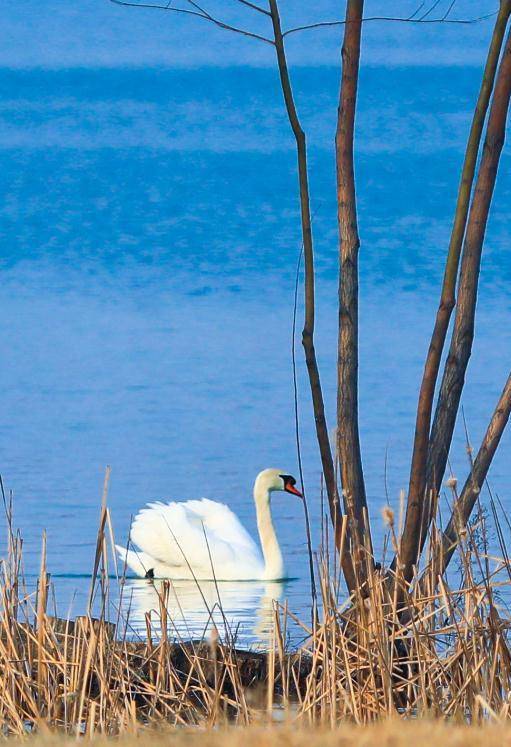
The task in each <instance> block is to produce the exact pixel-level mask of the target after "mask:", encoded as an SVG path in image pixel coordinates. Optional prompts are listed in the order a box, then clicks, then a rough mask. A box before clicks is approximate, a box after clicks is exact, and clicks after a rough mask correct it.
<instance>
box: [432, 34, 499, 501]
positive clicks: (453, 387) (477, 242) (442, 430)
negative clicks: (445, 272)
mask: <svg viewBox="0 0 511 747" xmlns="http://www.w3.org/2000/svg"><path fill="white" fill-rule="evenodd" d="M510 97H511V31H510V32H509V34H508V37H507V40H506V45H505V49H504V52H503V55H502V59H501V61H500V65H499V71H498V73H497V80H496V83H495V91H494V94H493V100H492V104H491V108H490V113H489V116H488V125H487V130H486V137H485V142H484V147H483V154H482V157H481V164H480V166H479V173H478V177H477V183H476V186H475V190H474V196H473V199H472V205H471V208H470V214H469V218H468V223H467V230H466V235H465V241H464V246H463V256H462V260H461V270H460V280H459V289H458V299H457V304H456V318H455V322H454V330H453V334H452V339H451V346H450V349H449V355H448V358H447V362H446V364H445V370H444V375H443V379H442V385H441V388H440V394H439V397H438V402H437V407H436V412H435V419H434V422H433V427H432V431H431V438H430V446H429V458H428V466H427V473H426V482H427V484H428V485H431V486H432V487H433V488H434V490H435V492H436V493H438V491H439V489H440V486H441V484H442V479H443V475H444V472H445V466H446V463H447V458H448V454H449V448H450V445H451V440H452V435H453V432H454V426H455V422H456V416H457V413H458V408H459V403H460V398H461V392H462V389H463V384H464V381H465V373H466V369H467V366H468V362H469V359H470V354H471V351H472V341H473V337H474V324H475V308H476V302H477V287H478V279H479V270H480V265H481V254H482V249H483V242H484V236H485V232H486V224H487V220H488V213H489V209H490V204H491V199H492V196H493V191H494V188H495V181H496V177H497V170H498V166H499V161H500V155H501V152H502V147H503V145H504V139H505V134H506V121H507V114H508V110H509V102H510Z"/></svg>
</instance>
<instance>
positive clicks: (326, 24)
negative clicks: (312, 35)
mask: <svg viewBox="0 0 511 747" xmlns="http://www.w3.org/2000/svg"><path fill="white" fill-rule="evenodd" d="M449 12H450V11H449ZM495 15H497V14H496V13H495V12H494V13H487V14H485V15H483V16H477V17H474V18H448V17H446V16H442V18H424V20H422V19H420V18H413V17H412V16H408V17H407V18H399V17H394V16H368V17H366V18H362V23H369V22H373V21H390V22H393V23H413V24H415V25H424V24H432V23H446V24H456V25H461V26H469V25H472V24H474V23H480V22H481V21H486V20H488V18H493V16H495ZM346 23H347V21H318V23H307V24H304V25H303V26H294V27H293V28H291V29H287V30H286V31H284V33H283V34H282V36H283V37H286V36H289V35H290V34H296V33H298V32H299V31H314V30H315V29H321V28H331V27H335V26H345V25H346Z"/></svg>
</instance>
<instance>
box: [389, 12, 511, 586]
mask: <svg viewBox="0 0 511 747" xmlns="http://www.w3.org/2000/svg"><path fill="white" fill-rule="evenodd" d="M510 13H511V0H502V2H501V4H500V11H499V14H498V16H497V20H496V23H495V28H494V30H493V35H492V39H491V43H490V48H489V50H488V57H487V60H486V65H485V69H484V74H483V80H482V84H481V89H480V91H479V97H478V100H477V105H476V109H475V112H474V116H473V119H472V126H471V128H470V134H469V138H468V142H467V149H466V152H465V160H464V163H463V171H462V175H461V181H460V185H459V189H458V199H457V204H456V211H455V217H454V225H453V228H452V233H451V240H450V243H449V251H448V255H447V262H446V267H445V274H444V280H443V286H442V293H441V298H440V305H439V308H438V311H437V316H436V321H435V327H434V330H433V334H432V336H431V342H430V345H429V349H428V354H427V357H426V363H425V366H424V374H423V378H422V383H421V388H420V393H419V400H418V406H417V418H416V424H415V439H414V445H413V456H412V464H411V470H410V485H409V490H408V502H407V510H406V519H405V526H404V530H403V537H402V541H401V560H402V562H403V565H404V566H405V568H406V569H407V571H406V572H407V575H409V573H410V569H411V567H412V566H413V564H414V563H415V562H416V561H417V558H418V556H419V554H420V551H421V550H422V545H423V541H424V539H422V541H421V535H423V537H425V534H426V530H427V527H428V526H429V522H430V519H431V506H430V501H429V500H428V495H429V494H430V492H431V491H430V488H431V486H430V485H428V486H427V485H426V465H427V456H428V443H429V435H430V427H431V412H432V406H433V397H434V393H435V386H436V382H437V378H438V371H439V367H440V361H441V357H442V351H443V348H444V344H445V338H446V336H447V330H448V328H449V321H450V318H451V313H452V310H453V308H454V305H455V289H456V278H457V275H458V267H459V258H460V253H461V246H462V242H463V236H464V233H465V226H466V222H467V215H468V208H469V204H470V194H471V190H472V184H473V181H474V172H475V166H476V161H477V155H478V152H479V145H480V141H481V134H482V130H483V126H484V120H485V118H486V113H487V110H488V105H489V101H490V96H491V92H492V90H493V85H494V81H495V72H496V69H497V64H498V60H499V57H500V52H501V49H502V42H503V39H504V33H505V30H506V25H507V22H508V19H509V15H510Z"/></svg>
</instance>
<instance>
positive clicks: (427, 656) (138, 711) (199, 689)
mask: <svg viewBox="0 0 511 747" xmlns="http://www.w3.org/2000/svg"><path fill="white" fill-rule="evenodd" d="M453 490H455V487H453ZM490 502H491V506H492V509H493V512H494V519H495V523H496V532H497V537H499V538H502V536H503V531H502V528H501V527H500V523H499V520H498V511H497V507H496V506H495V504H494V503H493V501H492V499H491V497H490ZM9 516H10V512H9V510H8V517H9ZM385 518H386V521H387V524H388V530H389V532H388V542H389V544H390V545H392V546H393V547H394V549H397V548H398V541H397V537H396V532H397V531H398V530H397V529H396V528H395V527H394V516H393V513H392V511H390V509H387V510H386V516H385ZM8 525H9V526H8V531H9V537H10V541H9V551H8V556H7V557H6V559H5V560H4V561H3V564H2V578H1V588H0V594H1V599H2V609H1V618H0V725H1V729H2V733H3V734H4V735H17V736H23V735H26V734H27V733H30V732H33V731H34V730H36V731H38V732H45V731H47V730H48V729H50V730H52V731H53V730H57V731H61V732H63V733H65V734H74V735H88V736H93V735H118V734H123V733H132V732H133V733H134V732H138V731H139V730H141V729H142V730H145V729H148V728H150V727H155V726H158V727H160V728H161V726H162V725H165V726H181V727H184V726H202V727H212V726H219V725H224V726H225V725H226V724H230V725H232V724H235V725H239V726H248V725H250V724H254V723H255V724H261V723H266V724H268V723H271V724H273V725H275V723H276V722H277V721H280V720H284V721H286V722H287V721H289V720H290V721H292V722H293V723H296V724H297V725H298V724H299V725H300V726H303V727H304V728H306V727H315V728H330V727H336V726H338V725H339V724H341V723H352V724H359V725H360V724H367V723H368V722H372V721H376V720H382V719H385V720H386V719H395V718H400V719H403V718H405V719H409V718H412V719H414V718H417V717H428V718H441V719H444V720H447V721H455V722H457V723H458V722H464V723H472V724H476V723H488V722H495V723H503V722H506V721H507V720H508V719H509V716H510V707H511V698H510V693H511V652H510V648H509V635H508V631H509V627H510V621H509V618H508V617H507V615H506V614H505V612H504V608H503V606H502V605H501V603H500V601H499V600H500V599H501V597H502V598H505V596H506V592H507V587H508V586H509V585H510V583H511V581H510V578H511V567H510V565H509V562H508V555H507V552H506V549H505V546H504V544H503V543H501V548H500V549H501V552H500V556H501V557H500V558H497V557H492V556H491V555H490V554H489V551H488V549H487V548H488V537H487V530H486V522H485V519H484V516H483V515H482V512H481V511H480V512H479V515H478V516H477V517H476V520H475V522H473V523H472V524H471V525H469V526H468V527H466V528H465V529H463V531H462V532H460V535H458V537H457V542H456V553H457V560H458V566H459V570H458V571H457V572H456V573H455V574H453V579H452V580H451V583H452V587H451V585H450V584H449V582H448V580H447V577H446V576H445V574H444V575H442V576H439V575H437V570H438V558H439V554H440V556H441V554H442V553H443V552H444V551H445V536H444V535H442V533H441V532H440V531H438V530H437V529H436V526H435V525H433V526H432V529H431V532H430V534H429V545H428V548H429V549H428V555H427V561H426V564H425V566H424V568H423V569H422V571H421V573H420V574H419V573H416V575H415V577H414V579H413V581H412V583H411V584H410V585H408V584H404V582H403V580H402V576H401V577H399V576H398V575H396V574H393V572H392V571H391V570H390V569H388V568H387V569H385V567H383V568H380V567H379V566H376V567H377V569H378V570H376V571H375V572H372V573H370V574H369V573H368V582H367V584H366V585H365V587H364V586H361V587H360V588H359V589H358V590H357V591H356V592H355V593H354V594H352V595H351V597H349V598H346V594H345V591H344V587H343V586H342V585H341V580H340V579H341V573H340V571H339V569H338V568H337V567H336V563H335V562H334V561H332V562H330V563H329V561H328V552H327V549H326V548H327V545H325V549H324V551H323V552H322V554H321V556H320V557H319V559H318V562H317V570H318V578H319V593H320V594H319V595H320V605H319V609H318V611H317V614H316V616H315V619H314V621H313V622H312V623H310V622H308V621H303V620H298V619H297V618H296V617H295V616H294V615H293V612H292V611H291V610H288V609H287V607H286V606H284V607H283V606H280V605H278V604H276V603H275V606H274V621H273V629H272V642H271V645H270V646H269V650H268V651H267V652H264V653H262V652H249V651H239V650H237V649H236V647H235V639H234V636H231V635H230V634H229V632H227V634H226V636H225V639H224V640H221V639H220V637H219V635H218V633H217V631H216V629H214V628H213V632H212V633H210V634H209V635H208V637H207V638H205V639H204V640H202V641H184V640H182V639H180V638H179V635H178V634H176V632H175V628H173V626H172V616H173V609H172V604H171V603H170V601H169V599H170V594H169V592H170V590H171V582H170V581H169V582H165V583H163V584H162V585H161V587H160V591H159V609H158V610H155V611H154V612H153V613H148V614H147V615H146V627H147V633H146V636H145V638H144V639H141V638H140V637H138V638H136V639H135V638H133V637H130V636H129V630H130V626H129V619H128V620H127V619H125V617H124V616H123V615H121V613H120V612H119V609H120V607H119V605H118V597H119V594H121V595H122V584H123V579H122V577H121V578H119V580H118V582H117V581H112V579H111V577H109V568H108V559H109V545H110V541H113V537H112V536H111V528H110V521H109V513H108V509H107V508H106V504H105V502H104V504H103V508H102V513H101V522H100V531H99V533H98V543H97V552H96V557H95V562H94V574H93V580H92V587H91V609H92V605H93V604H94V609H99V610H100V613H99V616H97V617H92V615H91V614H89V615H84V616H83V617H79V618H77V619H75V620H62V619H58V618H56V617H55V616H54V615H52V614H50V605H49V603H48V599H49V598H51V585H50V582H49V576H48V572H47V568H46V561H45V549H44V543H43V552H42V561H41V570H40V575H39V580H38V584H37V589H36V590H35V591H34V590H30V589H27V585H26V582H25V579H24V576H23V571H22V568H23V562H22V543H21V539H20V537H19V535H17V534H16V533H15V531H14V530H13V527H12V524H11V522H10V521H8ZM107 538H108V539H107ZM458 540H459V542H458ZM448 549H449V548H448ZM334 555H335V554H334ZM332 557H333V556H332ZM392 576H394V579H395V581H396V582H395V583H390V582H389V579H391V577H392ZM454 580H456V581H457V583H456V584H454ZM117 583H119V588H117ZM113 584H115V585H116V588H115V589H113V588H112V585H113ZM343 597H344V600H343ZM112 600H113V601H112ZM128 617H129V613H128ZM291 622H292V623H293V624H295V625H298V626H299V627H300V628H301V630H302V631H303V635H304V640H305V643H304V645H303V646H302V647H301V648H300V649H299V650H297V651H294V652H290V651H288V650H286V640H287V638H286V628H287V626H288V625H289V624H291ZM226 630H227V631H228V627H226ZM171 632H172V633H171Z"/></svg>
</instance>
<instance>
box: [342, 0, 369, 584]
mask: <svg viewBox="0 0 511 747" xmlns="http://www.w3.org/2000/svg"><path fill="white" fill-rule="evenodd" d="M363 8H364V2H363V0H348V3H347V7H346V24H345V26H344V41H343V47H342V78H341V89H340V95H339V109H338V116H337V130H336V136H335V149H336V163H337V210H338V221H339V237H340V275H339V346H338V368H337V370H338V388H337V451H338V456H339V461H340V470H341V481H342V487H343V499H344V507H345V510H346V513H347V514H348V517H349V520H350V523H351V525H352V533H353V529H354V530H355V531H354V533H353V536H354V537H356V540H357V543H358V545H359V547H369V548H370V547H371V542H370V530H369V526H366V517H367V500H366V492H365V485H364V474H363V470H362V458H361V454H360V438H359V430H358V252H359V247H360V240H359V236H358V227H357V208H356V194H355V172H354V165H353V140H354V130H355V109H356V101H357V88H358V71H359V64H360V40H361V32H362V12H363ZM365 567H366V566H365V563H361V564H360V572H361V574H362V575H364V571H363V569H364V568H365Z"/></svg>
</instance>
